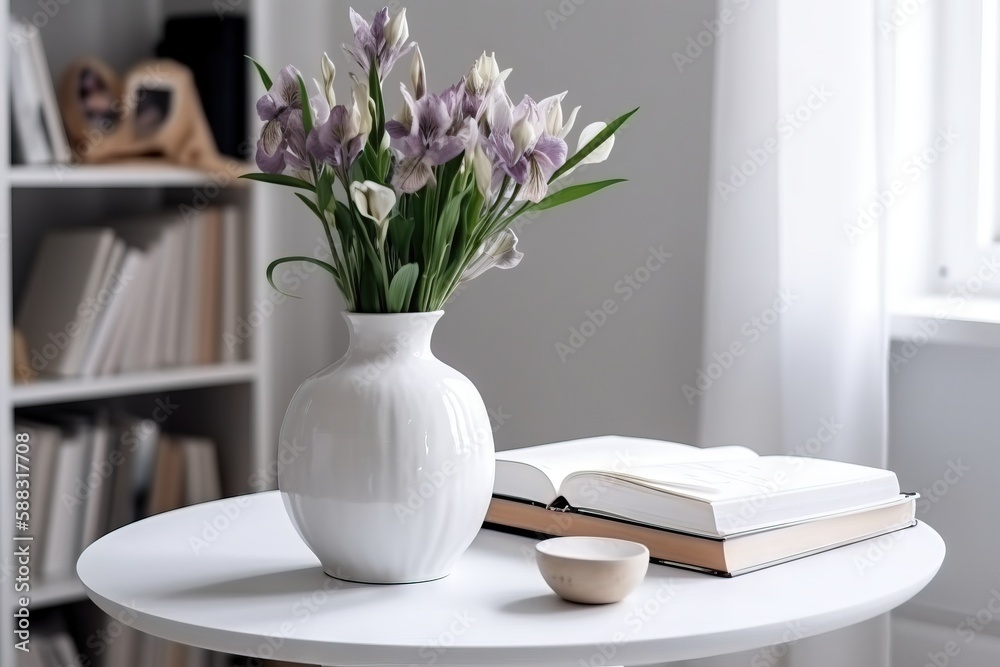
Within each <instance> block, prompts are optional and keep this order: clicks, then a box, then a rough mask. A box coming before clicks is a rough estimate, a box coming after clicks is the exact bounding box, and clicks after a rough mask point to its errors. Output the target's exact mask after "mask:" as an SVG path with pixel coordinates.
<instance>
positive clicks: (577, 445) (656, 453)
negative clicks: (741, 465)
mask: <svg viewBox="0 0 1000 667" xmlns="http://www.w3.org/2000/svg"><path fill="white" fill-rule="evenodd" d="M756 456H757V455H756V454H755V453H754V452H753V451H752V450H750V449H747V448H746V447H737V446H729V447H712V448H708V449H701V448H699V447H692V446H691V445H682V444H679V443H676V442H666V441H663V440H652V439H647V438H630V437H624V436H613V435H608V436H600V437H596V438H585V439H582V440H568V441H566V442H557V443H552V444H549V445H538V446H535V447H524V448H522V449H514V450H508V451H505V452H497V455H496V458H497V482H496V485H495V486H494V493H497V494H500V495H507V496H511V497H516V498H517V497H523V498H526V499H528V500H534V501H536V502H542V503H550V502H552V501H553V500H555V496H556V495H557V490H558V489H559V488H560V486H562V483H563V480H564V479H566V478H567V477H569V476H570V475H573V474H578V473H586V472H607V473H616V472H621V471H625V470H630V469H635V468H640V467H643V466H648V465H653V464H665V463H670V462H679V461H697V460H719V459H746V458H755V457H756ZM525 466H527V467H530V468H533V469H534V470H536V471H538V473H540V474H541V475H543V476H544V478H545V480H547V483H545V482H544V481H542V480H541V479H538V478H537V477H536V476H535V475H531V474H530V473H529V474H528V475H526V472H527V471H525V470H524V467H525ZM528 477H536V479H534V480H529V479H528Z"/></svg>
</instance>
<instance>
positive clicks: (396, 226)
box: [245, 8, 637, 313]
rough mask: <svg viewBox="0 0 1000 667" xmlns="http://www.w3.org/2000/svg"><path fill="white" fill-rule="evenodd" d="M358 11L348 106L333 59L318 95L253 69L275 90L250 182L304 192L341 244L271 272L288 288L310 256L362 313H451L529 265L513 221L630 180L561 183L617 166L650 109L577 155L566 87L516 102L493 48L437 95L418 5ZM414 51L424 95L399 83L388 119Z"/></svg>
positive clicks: (583, 140) (294, 74) (586, 134)
mask: <svg viewBox="0 0 1000 667" xmlns="http://www.w3.org/2000/svg"><path fill="white" fill-rule="evenodd" d="M350 15H351V23H352V25H353V28H354V43H353V44H351V45H345V46H344V50H345V51H346V53H347V54H348V55H350V56H351V57H352V58H353V60H354V61H355V62H356V63H357V65H358V67H360V68H361V71H362V72H363V73H364V77H363V78H361V77H358V76H355V75H353V74H352V75H351V78H352V80H353V86H352V96H351V99H350V101H349V102H348V103H347V104H337V98H336V93H335V91H334V85H333V84H334V78H335V76H336V68H335V66H334V64H333V62H332V61H331V60H330V58H329V57H328V56H327V55H326V54H324V55H323V59H322V62H321V72H322V81H321V82H320V81H314V83H315V86H316V91H315V93H314V94H313V95H311V96H310V94H309V89H308V88H307V86H306V83H305V81H304V79H303V78H302V75H301V74H300V73H299V72H298V70H296V69H295V68H294V67H291V66H287V67H285V68H284V69H282V70H281V72H280V73H279V74H278V76H277V79H275V80H273V81H272V79H271V78H270V77H269V76H268V74H267V72H266V71H265V70H264V68H263V67H261V66H260V65H259V64H258V63H256V62H254V65H255V66H256V68H257V71H258V73H259V74H260V76H261V80H262V81H263V84H264V87H265V88H266V89H267V92H266V93H265V94H264V96H263V97H261V98H260V100H258V102H257V113H258V115H259V116H260V119H261V121H263V123H264V125H263V128H262V130H261V136H260V139H259V140H258V142H257V153H256V162H257V166H258V167H259V168H260V170H261V172H263V173H258V174H249V175H247V176H245V178H250V179H254V180H258V181H266V182H270V183H275V184H279V185H283V186H288V187H291V188H295V189H297V190H300V191H301V192H296V195H297V196H298V197H299V199H301V200H302V202H303V203H305V205H306V206H307V207H309V209H310V210H311V211H312V212H313V213H314V214H315V215H316V217H317V218H318V219H319V221H320V223H321V224H322V227H323V230H324V232H325V235H326V239H327V241H328V243H329V246H330V255H329V257H327V259H329V260H330V261H324V259H321V258H317V257H304V256H303V257H282V258H280V259H277V260H275V261H274V262H272V263H271V264H270V266H269V267H268V269H267V278H268V281H269V282H270V283H271V285H272V286H273V287H275V289H277V287H276V286H275V285H274V279H273V274H274V270H275V269H276V268H277V267H278V266H280V265H282V264H284V263H287V262H307V263H310V264H313V265H315V266H318V267H320V268H321V269H323V270H325V271H327V272H329V273H330V274H331V275H332V276H333V279H334V280H335V281H336V283H337V285H338V287H339V288H340V290H341V292H342V293H343V295H344V298H345V299H346V301H347V307H348V309H349V310H351V311H355V312H364V313H402V312H426V311H435V310H439V309H440V308H441V307H442V306H443V305H444V303H445V302H446V301H447V300H448V298H449V296H451V294H452V293H453V292H454V291H455V289H456V288H457V287H458V285H459V284H460V283H462V282H464V281H468V280H472V279H473V278H476V277H477V276H480V275H482V274H483V272H485V271H487V270H488V269H490V268H492V267H497V268H501V269H507V268H511V267H514V266H516V265H517V263H518V262H519V261H520V260H521V257H522V254H521V253H520V252H519V251H518V250H517V237H516V236H515V235H514V232H513V230H512V229H511V227H510V226H511V223H513V222H514V221H515V220H516V219H517V218H518V217H519V216H521V215H524V214H526V213H528V212H531V211H541V210H546V209H550V208H553V207H555V206H560V205H562V204H566V203H568V202H571V201H574V200H577V199H580V198H582V197H585V196H587V195H590V194H593V193H595V192H597V191H599V190H602V189H604V188H607V187H609V186H611V185H615V184H617V183H621V182H622V181H623V179H612V180H605V181H599V182H593V183H584V184H576V185H566V186H565V187H559V186H560V185H561V184H560V183H559V180H560V179H561V178H563V177H565V176H567V175H568V174H570V173H571V172H572V171H573V170H575V169H576V168H577V167H579V166H581V165H584V164H593V163H598V162H602V161H604V160H606V159H607V157H608V155H609V154H610V153H611V149H612V147H613V146H614V135H615V132H616V131H617V130H618V129H619V128H620V127H621V126H622V125H623V124H624V123H625V121H626V120H628V118H629V117H630V116H631V115H632V114H634V113H635V112H636V111H637V109H635V110H632V111H630V112H629V113H626V114H624V115H622V116H621V117H619V118H617V119H615V120H614V121H612V122H611V123H594V124H592V125H589V126H587V127H585V128H584V129H583V131H582V132H581V133H580V136H579V141H578V146H577V150H576V152H575V153H574V154H573V155H569V151H568V148H567V143H566V138H567V135H569V133H570V132H571V130H572V129H573V126H574V124H575V122H576V117H577V114H578V112H579V110H580V108H579V107H577V108H576V109H574V110H573V111H572V112H571V113H570V114H569V116H568V117H566V116H564V114H563V108H562V102H563V99H564V98H565V96H566V93H562V94H559V95H554V96H552V97H549V98H546V99H544V100H542V101H540V102H535V101H534V100H532V99H531V98H530V97H528V96H525V97H524V98H523V99H522V100H521V101H520V102H519V103H517V104H514V103H513V102H512V100H511V98H510V97H509V96H508V94H507V92H506V84H505V82H506V80H507V77H508V76H509V74H510V72H511V70H509V69H508V70H503V71H501V70H500V68H499V66H498V65H497V62H496V59H495V57H494V56H492V55H491V56H487V55H486V54H485V53H483V55H482V56H481V57H480V58H479V59H478V60H477V61H476V62H475V64H474V65H473V67H472V69H471V70H470V71H469V73H468V75H467V76H465V77H464V78H463V79H462V80H460V81H458V82H457V83H456V84H454V85H453V86H451V87H449V88H447V89H446V90H444V91H443V92H441V93H437V94H435V93H431V92H430V91H429V90H428V86H427V73H426V71H425V68H424V61H423V57H422V55H421V52H420V48H419V47H418V46H417V45H416V43H414V42H409V41H408V40H409V28H408V26H407V22H406V10H405V9H403V10H401V11H400V12H399V13H398V14H396V15H395V16H390V15H389V10H388V8H384V9H382V10H381V11H379V12H378V13H377V14H376V15H375V17H374V19H373V20H372V21H371V23H369V22H368V21H366V20H365V19H364V18H362V17H361V16H359V15H358V14H357V12H355V11H354V10H353V9H351V12H350ZM411 52H412V53H413V56H412V65H411V66H410V84H411V87H410V88H409V89H408V88H407V87H406V85H405V84H401V85H400V88H401V91H402V96H403V100H404V103H403V106H402V108H401V109H400V110H399V112H398V113H397V114H396V115H395V116H394V117H393V118H392V119H390V120H388V121H387V120H386V116H385V107H384V103H383V97H382V84H383V81H384V80H385V77H386V76H387V75H388V74H389V72H390V71H391V70H392V68H393V66H394V65H395V64H396V63H397V61H399V59H400V58H402V57H404V56H406V55H408V54H409V53H411ZM553 186H556V187H553Z"/></svg>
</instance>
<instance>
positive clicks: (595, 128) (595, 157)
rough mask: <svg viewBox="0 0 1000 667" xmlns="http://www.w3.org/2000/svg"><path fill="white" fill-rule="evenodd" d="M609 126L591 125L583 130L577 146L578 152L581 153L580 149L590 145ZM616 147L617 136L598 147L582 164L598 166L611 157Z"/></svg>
mask: <svg viewBox="0 0 1000 667" xmlns="http://www.w3.org/2000/svg"><path fill="white" fill-rule="evenodd" d="M607 126H608V124H607V123H591V124H590V125H588V126H587V127H585V128H583V131H582V132H580V142H579V144H577V148H576V151H577V152H578V153H579V152H580V149H582V148H583V147H584V146H586V145H587V144H589V143H590V142H591V141H592V140H593V139H594V137H596V136H597V135H598V134H600V133H601V132H602V131H603V130H604V128H606V127H607ZM614 147H615V135H613V134H612V135H611V136H610V137H608V139H607V141H605V142H604V143H603V144H601V145H600V146H598V147H597V148H596V149H595V150H594V152H593V153H591V154H590V155H588V156H587V157H585V158H584V159H583V161H582V162H580V164H597V163H599V162H604V161H605V160H607V159H608V156H609V155H611V149H612V148H614Z"/></svg>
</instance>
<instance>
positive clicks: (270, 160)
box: [256, 139, 285, 174]
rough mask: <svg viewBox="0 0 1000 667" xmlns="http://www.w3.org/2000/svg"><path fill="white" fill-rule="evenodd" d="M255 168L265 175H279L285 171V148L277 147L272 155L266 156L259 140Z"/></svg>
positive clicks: (282, 146)
mask: <svg viewBox="0 0 1000 667" xmlns="http://www.w3.org/2000/svg"><path fill="white" fill-rule="evenodd" d="M256 161H257V168H258V169H260V170H261V171H262V172H264V173H265V174H280V173H282V172H284V171H285V147H284V145H281V146H278V150H276V151H275V152H274V155H268V154H267V153H266V152H265V151H264V145H263V143H262V141H261V140H260V139H258V140H257V155H256Z"/></svg>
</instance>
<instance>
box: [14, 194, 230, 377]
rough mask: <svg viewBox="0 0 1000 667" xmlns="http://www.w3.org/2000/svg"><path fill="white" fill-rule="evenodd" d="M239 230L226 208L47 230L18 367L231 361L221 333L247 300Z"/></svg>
mask: <svg viewBox="0 0 1000 667" xmlns="http://www.w3.org/2000/svg"><path fill="white" fill-rule="evenodd" d="M245 233H246V228H245V225H243V224H242V220H241V219H240V215H239V212H238V211H237V210H236V209H235V208H232V207H226V208H222V209H215V208H207V209H205V210H203V211H200V212H198V213H197V214H194V215H191V216H188V219H186V220H185V219H183V218H181V217H180V215H175V214H160V215H157V216H152V217H147V218H143V219H139V220H130V221H120V222H115V223H111V224H108V225H106V226H99V227H72V228H67V229H54V230H51V231H49V232H48V233H47V234H46V235H45V237H44V238H43V240H42V242H41V245H40V248H39V251H38V252H37V254H36V256H35V259H34V263H33V265H32V268H31V271H30V275H29V277H28V281H27V284H26V287H25V289H24V292H23V295H22V298H21V300H20V304H19V308H18V311H17V316H16V320H15V321H16V327H17V330H18V331H19V332H20V333H21V334H22V338H23V341H24V344H23V345H22V346H21V347H22V351H21V352H20V353H19V357H20V360H19V361H18V362H17V363H18V366H17V367H18V368H22V367H24V366H27V368H28V369H30V370H31V372H32V373H35V374H39V375H46V376H52V377H74V376H76V377H95V376H99V375H110V374H115V373H121V372H144V371H151V370H156V369H160V368H170V367H178V366H182V367H183V366H194V365H207V364H215V363H233V362H237V361H239V360H240V359H241V354H240V347H239V346H237V345H233V344H232V341H231V340H227V334H230V335H231V332H232V331H233V330H234V329H235V327H236V323H237V321H238V319H239V316H240V313H241V312H243V310H244V309H245V307H246V301H247V293H246V282H247V281H246V280H245V279H243V270H244V263H243V262H242V261H241V257H242V255H243V254H244V253H245V247H246V238H245ZM24 375H25V374H23V373H18V374H17V378H21V377H23V376H24Z"/></svg>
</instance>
